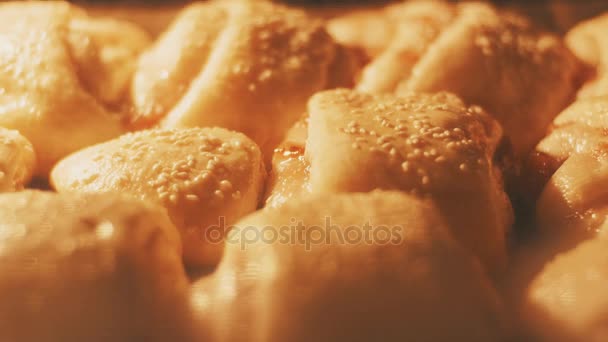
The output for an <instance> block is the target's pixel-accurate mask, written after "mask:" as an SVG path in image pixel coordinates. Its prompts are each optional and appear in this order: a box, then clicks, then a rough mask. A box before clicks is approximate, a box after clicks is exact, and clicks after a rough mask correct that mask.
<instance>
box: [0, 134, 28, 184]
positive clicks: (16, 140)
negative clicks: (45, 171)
mask: <svg viewBox="0 0 608 342" xmlns="http://www.w3.org/2000/svg"><path fill="white" fill-rule="evenodd" d="M35 165H36V155H35V154H34V149H33V148H32V144H31V143H30V142H29V141H28V140H27V139H25V138H24V137H23V136H22V135H21V134H19V132H17V131H13V130H9V129H5V128H0V192H10V191H17V190H22V189H23V187H24V186H25V185H26V184H27V183H29V181H30V180H31V179H32V173H33V172H34V167H35Z"/></svg>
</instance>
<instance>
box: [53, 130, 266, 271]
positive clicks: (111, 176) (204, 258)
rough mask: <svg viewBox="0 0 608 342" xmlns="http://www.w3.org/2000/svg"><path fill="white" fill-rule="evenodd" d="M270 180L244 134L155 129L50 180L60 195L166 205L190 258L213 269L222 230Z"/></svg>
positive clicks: (81, 155) (99, 148)
mask: <svg viewBox="0 0 608 342" xmlns="http://www.w3.org/2000/svg"><path fill="white" fill-rule="evenodd" d="M264 175H265V171H264V165H263V163H262V156H261V153H260V150H259V148H258V147H257V146H256V145H255V143H254V142H253V141H251V140H250V139H249V138H247V137H245V136H244V135H243V134H241V133H236V132H231V131H228V130H225V129H223V128H191V129H174V130H160V129H157V130H147V131H140V132H135V133H129V134H126V135H123V136H121V137H119V138H117V139H114V140H111V141H108V142H106V143H103V144H99V145H95V146H91V147H89V148H86V149H84V150H81V151H79V152H76V153H74V154H72V155H70V156H68V157H67V158H65V159H63V160H62V161H60V162H59V163H58V164H57V166H56V167H55V168H54V169H53V171H52V173H51V182H52V185H53V187H54V188H55V189H56V190H57V191H59V192H66V191H77V192H120V193H124V194H129V195H132V196H135V197H138V198H141V199H145V200H149V201H152V202H156V203H159V204H161V205H162V206H164V207H165V208H167V210H168V212H169V216H170V217H171V219H172V221H173V223H174V224H175V225H176V226H177V227H178V229H179V231H180V233H181V235H182V243H183V245H184V258H185V260H186V261H187V262H189V263H191V264H202V265H215V264H216V263H217V262H218V260H219V257H220V255H221V251H222V248H223V243H222V241H223V234H224V229H227V228H228V227H229V225H230V224H232V223H234V221H235V220H236V219H238V218H240V217H241V216H243V215H245V214H247V213H249V212H251V211H253V210H255V209H256V208H257V205H258V201H259V198H260V196H261V192H262V189H263V179H264ZM214 226H215V227H216V228H217V229H215V230H214V231H210V229H211V227H214Z"/></svg>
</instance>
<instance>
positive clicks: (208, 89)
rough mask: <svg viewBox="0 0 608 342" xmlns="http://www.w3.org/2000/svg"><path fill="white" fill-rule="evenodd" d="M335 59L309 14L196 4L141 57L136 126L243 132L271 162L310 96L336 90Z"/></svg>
mask: <svg viewBox="0 0 608 342" xmlns="http://www.w3.org/2000/svg"><path fill="white" fill-rule="evenodd" d="M201 32H205V33H204V34H201ZM335 56H336V44H335V43H334V42H333V41H332V39H331V37H330V36H329V35H328V34H327V33H326V31H325V29H324V27H323V25H322V23H321V22H320V21H316V20H313V19H311V18H309V17H308V16H307V15H306V14H305V13H304V12H302V11H299V10H295V9H288V8H286V7H283V6H281V5H276V4H272V3H269V2H265V1H254V2H247V1H212V2H208V3H195V4H192V5H189V6H188V7H187V8H186V9H184V10H183V12H182V13H181V14H180V15H179V16H178V18H177V19H176V20H175V21H174V23H173V24H172V26H171V27H170V28H169V29H168V30H167V31H166V32H165V33H164V34H163V35H162V36H161V38H160V39H159V40H158V41H157V42H156V43H155V44H154V45H153V46H152V48H150V49H149V50H148V51H146V52H145V53H144V54H143V55H142V56H141V59H140V61H139V66H138V70H137V72H136V74H135V79H134V82H133V88H132V94H133V98H134V102H135V106H136V116H135V117H134V118H133V120H134V122H135V125H136V126H142V125H143V126H146V125H148V126H149V125H153V124H155V123H158V124H159V125H160V126H161V127H164V128H183V127H193V126H200V127H205V126H218V127H225V128H228V129H232V130H236V131H239V132H243V133H244V134H246V135H247V136H249V137H250V138H251V139H253V140H254V141H255V142H256V143H257V144H258V145H259V146H260V148H261V149H262V151H263V152H264V154H265V158H266V159H267V160H268V161H269V160H270V158H271V156H272V150H273V149H274V147H275V146H276V145H278V143H279V142H280V141H281V139H282V137H283V135H284V134H285V132H286V131H287V129H288V128H289V127H290V126H291V125H292V124H293V123H294V122H295V121H296V120H297V119H298V118H299V117H300V116H301V115H302V113H303V112H304V109H305V104H306V100H307V99H308V97H309V96H310V95H311V94H313V93H314V92H315V91H318V90H321V89H323V88H324V87H326V86H327V85H328V83H329V82H328V80H329V77H330V75H329V74H330V70H329V69H330V65H331V64H332V62H333V61H334V57H335ZM159 120H160V122H159Z"/></svg>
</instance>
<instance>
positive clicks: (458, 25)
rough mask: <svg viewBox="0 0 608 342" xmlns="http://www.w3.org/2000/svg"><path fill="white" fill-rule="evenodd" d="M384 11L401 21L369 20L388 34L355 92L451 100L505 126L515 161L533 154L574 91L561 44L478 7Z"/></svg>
mask: <svg viewBox="0 0 608 342" xmlns="http://www.w3.org/2000/svg"><path fill="white" fill-rule="evenodd" d="M389 9H392V10H390V11H392V12H393V13H399V15H394V16H392V17H391V16H389V15H388V14H385V17H391V18H393V19H391V20H389V19H386V18H379V17H378V18H377V19H374V20H383V21H385V22H387V23H389V24H386V25H391V27H392V29H391V30H390V31H389V33H388V35H387V36H386V37H387V38H386V42H384V43H382V49H381V53H379V54H377V57H376V58H375V59H374V60H372V62H371V63H370V64H369V65H367V66H366V67H365V69H364V70H363V72H362V77H361V79H360V82H359V84H358V85H357V89H359V90H363V91H367V92H375V93H382V92H396V93H397V94H404V93H407V92H409V91H419V92H437V91H449V92H452V93H455V94H457V95H459V96H460V97H462V99H463V100H464V101H465V102H466V103H468V104H477V105H481V106H482V107H483V108H485V109H486V110H487V111H488V112H489V113H490V114H492V115H493V116H494V117H495V118H496V119H497V120H498V121H499V122H500V123H501V124H502V125H503V127H504V130H505V135H506V136H507V137H508V138H509V139H510V141H511V144H512V145H513V149H514V152H515V155H516V157H518V159H523V158H525V157H526V156H527V154H528V153H529V152H530V151H531V150H532V148H533V147H534V146H535V144H536V143H537V142H538V141H539V140H540V138H541V137H542V136H543V135H544V133H545V130H546V128H547V126H548V125H549V123H550V122H551V120H552V119H553V117H554V116H555V115H556V114H557V113H559V111H560V110H561V109H562V108H563V107H565V106H566V105H567V104H568V102H569V100H570V98H571V97H572V96H573V95H574V92H575V89H576V87H577V86H578V84H577V81H578V77H580V74H579V67H580V65H579V64H578V61H577V60H576V58H575V57H574V56H573V55H572V54H571V53H570V52H569V51H568V49H567V48H566V47H565V45H564V44H563V42H562V41H561V40H560V39H559V37H557V36H554V35H552V34H549V33H546V32H543V31H541V30H539V29H537V28H536V27H534V25H532V23H530V22H529V21H528V20H527V19H525V18H524V17H521V16H518V15H515V14H512V13H510V12H504V13H503V12H498V11H497V10H496V9H495V8H494V7H492V6H491V5H488V4H482V3H464V4H458V5H455V4H449V3H446V2H434V1H431V2H406V3H402V4H398V5H394V6H392V7H387V8H386V9H384V10H383V11H386V12H388V11H389ZM396 9H398V10H396ZM336 20H337V21H338V23H339V22H341V21H340V20H345V19H344V18H342V19H336ZM333 25H334V26H336V25H338V24H336V23H334V24H333ZM351 25H352V24H351ZM331 27H332V25H330V28H331ZM352 30H354V31H353V32H357V31H358V30H367V28H366V27H365V25H352ZM369 32H370V34H373V31H371V30H369ZM339 41H340V40H339ZM379 41H380V42H382V41H383V40H382V39H379Z"/></svg>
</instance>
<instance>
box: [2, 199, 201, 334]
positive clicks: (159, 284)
mask: <svg viewBox="0 0 608 342" xmlns="http://www.w3.org/2000/svg"><path fill="white" fill-rule="evenodd" d="M0 228H1V229H0V263H1V264H2V267H1V268H0V339H1V340H2V341H137V340H146V341H175V340H179V341H194V340H195V339H194V338H195V336H194V335H195V332H194V331H192V330H190V329H192V322H191V321H190V319H191V312H190V309H189V306H188V302H187V297H186V294H187V286H188V283H187V278H186V276H185V274H184V270H183V266H182V264H181V260H180V258H179V249H180V246H179V236H178V234H177V231H176V230H175V227H174V226H173V225H172V224H171V222H170V221H169V218H168V217H167V215H166V213H165V211H164V210H163V209H162V208H160V207H156V206H152V205H149V204H146V203H144V202H140V201H137V200H135V199H128V198H124V197H121V196H117V195H109V194H104V195H74V194H72V195H67V194H66V195H60V194H56V193H51V192H39V191H29V190H28V191H23V192H18V193H7V194H2V195H0Z"/></svg>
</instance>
